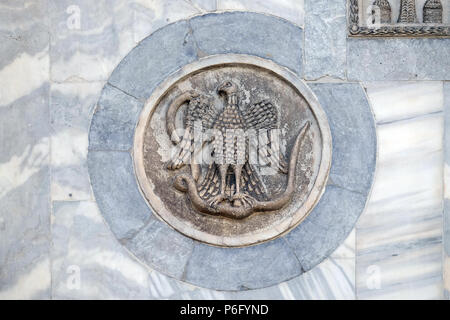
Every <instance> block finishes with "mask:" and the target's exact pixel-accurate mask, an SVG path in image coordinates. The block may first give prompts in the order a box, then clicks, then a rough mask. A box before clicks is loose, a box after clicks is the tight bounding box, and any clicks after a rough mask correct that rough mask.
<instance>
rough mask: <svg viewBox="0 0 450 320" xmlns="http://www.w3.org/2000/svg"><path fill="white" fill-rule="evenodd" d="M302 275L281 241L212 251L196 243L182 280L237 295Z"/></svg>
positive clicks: (299, 267)
mask: <svg viewBox="0 0 450 320" xmlns="http://www.w3.org/2000/svg"><path fill="white" fill-rule="evenodd" d="M301 272H302V270H301V265H300V263H299V261H298V259H297V257H296V256H295V255H294V252H293V251H292V250H291V249H290V248H289V246H288V245H287V244H286V242H285V241H284V240H283V239H281V238H279V239H276V240H272V241H270V242H266V243H263V244H260V245H256V246H251V247H245V248H215V249H214V250H211V246H209V245H205V244H202V243H196V245H195V247H194V250H193V252H192V255H191V257H190V258H189V262H188V264H187V266H186V271H185V273H184V276H183V279H182V280H185V281H187V282H189V283H192V284H195V285H198V286H200V287H206V288H211V289H217V290H231V291H236V290H249V289H256V288H264V287H268V286H272V285H275V284H277V283H279V282H280V281H284V280H287V279H291V278H294V277H296V276H298V275H300V274H301Z"/></svg>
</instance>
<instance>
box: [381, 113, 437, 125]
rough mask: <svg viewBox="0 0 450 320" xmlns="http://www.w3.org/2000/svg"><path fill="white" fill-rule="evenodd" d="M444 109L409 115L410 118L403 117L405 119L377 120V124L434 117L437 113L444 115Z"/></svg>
mask: <svg viewBox="0 0 450 320" xmlns="http://www.w3.org/2000/svg"><path fill="white" fill-rule="evenodd" d="M443 114H444V111H443V110H439V111H434V112H430V113H425V114H419V115H415V116H412V117H408V118H403V119H397V120H389V121H379V122H377V125H380V126H383V125H389V124H393V123H398V122H403V121H405V122H406V121H412V120H417V119H422V118H427V117H433V116H436V115H443Z"/></svg>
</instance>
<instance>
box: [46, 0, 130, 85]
mask: <svg viewBox="0 0 450 320" xmlns="http://www.w3.org/2000/svg"><path fill="white" fill-rule="evenodd" d="M46 2H48V12H49V18H50V26H49V33H50V36H51V48H50V57H51V59H52V65H51V68H50V73H51V78H52V80H53V81H56V82H63V81H102V80H106V79H108V77H109V76H110V73H111V71H112V70H113V69H114V67H115V66H116V65H117V63H119V61H120V60H121V59H122V58H123V57H124V56H125V54H126V53H127V52H129V51H130V50H131V49H132V48H133V47H134V46H135V42H134V37H133V26H134V12H133V10H132V7H131V6H132V3H133V2H132V1H127V0H99V1H95V2H92V1H89V0H79V1H72V0H48V1H46Z"/></svg>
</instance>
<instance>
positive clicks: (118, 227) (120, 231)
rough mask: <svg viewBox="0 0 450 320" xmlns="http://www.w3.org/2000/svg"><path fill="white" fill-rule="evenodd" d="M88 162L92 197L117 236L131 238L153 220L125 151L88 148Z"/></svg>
mask: <svg viewBox="0 0 450 320" xmlns="http://www.w3.org/2000/svg"><path fill="white" fill-rule="evenodd" d="M88 165H89V174H90V178H91V184H92V188H93V190H94V196H95V200H96V201H97V204H98V206H99V208H100V210H101V212H102V214H103V216H104V217H105V219H106V222H107V223H108V225H109V226H110V228H111V230H112V232H113V233H114V234H115V236H116V237H117V239H119V240H123V239H128V238H131V237H133V236H134V235H135V234H136V233H137V232H138V231H139V230H140V229H141V228H142V227H144V226H145V225H146V224H147V223H149V221H150V220H152V219H154V217H153V214H152V212H151V210H150V208H149V207H148V206H147V204H146V203H145V200H144V198H143V197H142V195H141V193H140V191H139V189H138V185H137V181H136V179H135V177H134V173H133V172H134V170H133V164H132V160H131V156H130V154H129V153H127V152H117V151H90V152H89V154H88Z"/></svg>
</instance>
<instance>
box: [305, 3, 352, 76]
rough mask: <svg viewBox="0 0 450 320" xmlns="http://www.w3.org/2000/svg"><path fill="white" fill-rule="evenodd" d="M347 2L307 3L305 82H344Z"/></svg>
mask: <svg viewBox="0 0 450 320" xmlns="http://www.w3.org/2000/svg"><path fill="white" fill-rule="evenodd" d="M346 3H347V0H338V1H329V0H319V1H318V0H306V1H305V12H306V16H305V78H306V79H307V80H313V79H318V78H321V77H325V76H329V77H336V78H341V79H344V78H345V77H346V70H347V64H346V63H347V34H346V33H347V19H346V12H347V9H346V8H347V6H346Z"/></svg>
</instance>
